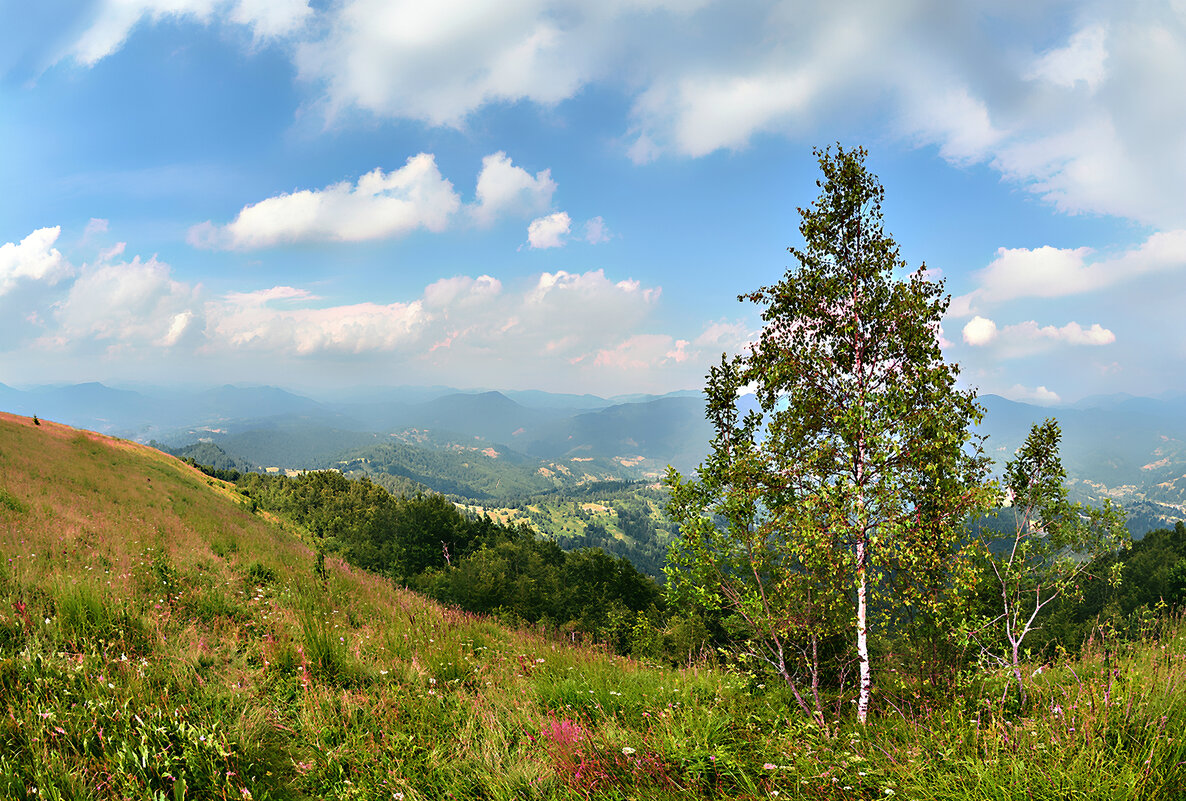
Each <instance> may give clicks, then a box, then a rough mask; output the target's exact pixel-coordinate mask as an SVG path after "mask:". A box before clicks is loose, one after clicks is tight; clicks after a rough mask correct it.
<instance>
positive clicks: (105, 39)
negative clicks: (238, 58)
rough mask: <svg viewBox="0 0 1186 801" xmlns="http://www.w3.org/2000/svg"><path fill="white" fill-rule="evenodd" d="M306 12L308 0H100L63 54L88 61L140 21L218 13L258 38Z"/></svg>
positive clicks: (292, 28) (288, 26) (280, 30)
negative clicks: (79, 34) (85, 24)
mask: <svg viewBox="0 0 1186 801" xmlns="http://www.w3.org/2000/svg"><path fill="white" fill-rule="evenodd" d="M312 13H313V12H312V9H310V8H309V4H308V0H100V2H99V3H98V4H97V7H96V9H95V10H94V11H93V12H92V17H91V21H90V24H89V25H88V26H87V28H86V30H85V31H84V32H83V33H82V35H81V36H80V37H79V38H78V39H77V40H76V41H75V42H74V44H73V45H72V46H71V47H70V49H69V52H68V55H70V56H73V58H74V59H75V60H76V61H78V62H79V63H81V64H84V65H86V66H93V65H94V64H96V63H98V62H99V61H101V60H102V59H104V58H106V57H107V56H110V55H111V54H113V53H115V52H116V51H117V50H119V49H120V48H121V47H123V44H124V42H125V41H126V40H127V38H128V36H129V35H130V34H131V32H132V29H133V28H135V27H136V26H137V25H139V24H141V23H143V22H145V21H148V22H152V23H156V22H160V21H161V20H165V19H186V20H190V21H194V22H198V23H201V24H208V23H209V22H210V21H211V20H212V19H218V18H223V19H229V20H230V21H231V22H234V23H237V24H239V25H244V26H246V27H248V28H250V29H251V31H252V33H253V35H254V36H255V38H256V40H261V39H269V38H274V37H280V36H287V35H289V34H292V33H294V32H296V31H298V30H299V29H300V28H301V27H302V26H303V25H304V24H305V23H306V21H307V20H308V19H309V17H310V15H311V14H312Z"/></svg>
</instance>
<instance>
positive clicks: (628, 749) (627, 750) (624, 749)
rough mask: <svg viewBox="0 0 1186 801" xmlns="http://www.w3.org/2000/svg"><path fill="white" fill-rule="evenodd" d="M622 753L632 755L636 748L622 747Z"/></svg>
mask: <svg viewBox="0 0 1186 801" xmlns="http://www.w3.org/2000/svg"><path fill="white" fill-rule="evenodd" d="M622 753H623V754H625V755H626V756H630V755H631V754H633V753H634V749H633V748H631V747H630V746H626V747H625V748H623V749H622Z"/></svg>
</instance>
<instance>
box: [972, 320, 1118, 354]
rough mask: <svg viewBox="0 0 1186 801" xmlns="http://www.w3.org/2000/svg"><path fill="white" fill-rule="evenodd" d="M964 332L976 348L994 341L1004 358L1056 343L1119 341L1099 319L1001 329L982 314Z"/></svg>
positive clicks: (1013, 326)
mask: <svg viewBox="0 0 1186 801" xmlns="http://www.w3.org/2000/svg"><path fill="white" fill-rule="evenodd" d="M963 334H964V342H966V343H967V344H968V345H971V346H972V347H977V348H982V347H986V346H989V345H992V346H993V347H994V349H995V351H996V354H997V356H998V357H999V358H1003V359H1008V358H1016V357H1020V356H1029V355H1032V354H1034V353H1040V352H1042V351H1045V350H1049V349H1050V348H1051V347H1054V346H1056V345H1072V346H1087V347H1099V346H1102V345H1111V344H1112V343H1113V342H1115V341H1116V335H1115V334H1114V333H1112V332H1111V331H1109V330H1108V329H1107V328H1104V327H1103V326H1101V325H1100V324H1099V323H1093V324H1092V325H1091V326H1089V327H1087V328H1084V327H1083V326H1081V325H1080V324H1079V323H1076V322H1070V323H1067V324H1066V325H1064V326H1062V327H1058V326H1053V325H1038V324H1037V323H1036V322H1034V321H1033V320H1027V321H1026V322H1023V323H1017V324H1016V325H1007V326H1005V327H1004V328H999V329H998V327H997V324H996V323H995V322H994V321H992V320H989V319H987V318H985V317H981V316H979V315H977V316H976V317H973V318H972V319H971V320H969V321H968V323H967V324H966V325H965V326H964V332H963Z"/></svg>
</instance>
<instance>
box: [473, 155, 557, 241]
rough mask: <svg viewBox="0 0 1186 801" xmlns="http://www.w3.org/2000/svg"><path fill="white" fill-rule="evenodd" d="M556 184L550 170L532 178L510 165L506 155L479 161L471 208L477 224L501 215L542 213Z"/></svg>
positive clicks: (529, 174) (485, 222)
mask: <svg viewBox="0 0 1186 801" xmlns="http://www.w3.org/2000/svg"><path fill="white" fill-rule="evenodd" d="M555 191H556V182H555V181H553V180H552V174H551V171H550V170H542V171H540V172H537V173H536V174H535V176H534V177H532V175H531V173H529V172H527V170H525V169H523V168H522V167H516V166H514V165H513V164H512V163H511V160H510V158H508V157H507V154H506V153H503V152H502V151H499V152H498V153H492V154H491V155H489V156H486V157H485V158H483V159H482V171H481V172H480V173H479V174H478V186H477V192H476V194H477V202H476V203H475V204H474V205H473V206H472V207H471V208H472V212H473V215H474V218H475V219H476V220H477V221H478V222H479V223H480V224H489V223H490V222H493V220H494V219H495V218H496V217H498V216H500V215H502V214H518V215H526V214H533V213H536V212H539V211H543V210H545V209H547V208H548V207H549V206H551V205H552V194H553V193H554V192H555Z"/></svg>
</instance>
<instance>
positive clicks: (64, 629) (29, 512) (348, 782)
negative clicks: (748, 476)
mask: <svg viewBox="0 0 1186 801" xmlns="http://www.w3.org/2000/svg"><path fill="white" fill-rule="evenodd" d="M0 454H3V464H4V475H3V481H4V485H5V492H6V493H7V495H6V497H8V496H11V497H12V498H15V499H19V503H20V504H21V505H22V507H23V511H20V512H19V513H13V511H12V510H11V509H10V507H9V506H7V505H4V506H2V507H0V549H2V554H3V558H2V559H0V797H3V798H14V799H34V798H37V799H42V798H60V799H142V798H149V799H154V798H155V799H182V798H185V799H237V800H238V801H241V799H244V798H247V797H248V795H250V797H251V798H255V799H348V798H358V799H393V798H399V797H400V794H402V797H403V798H404V799H407V800H408V801H411V800H412V799H435V798H450V797H452V798H456V799H586V798H607V799H628V798H635V799H686V798H721V799H724V798H743V799H744V798H751V799H756V798H772V797H775V798H779V799H853V800H855V799H873V798H881V799H886V798H895V799H902V798H910V799H950V800H952V801H955V800H956V799H961V800H963V799H967V800H969V801H970V800H971V799H983V800H984V801H988V800H989V799H1066V798H1071V799H1076V798H1077V799H1129V798H1153V799H1156V798H1165V799H1174V798H1178V797H1180V791H1181V788H1182V787H1184V786H1186V772H1184V771H1183V767H1182V765H1183V762H1186V747H1184V746H1183V742H1182V740H1181V735H1180V732H1182V731H1186V628H1183V626H1182V625H1180V624H1177V623H1171V625H1169V626H1168V627H1167V629H1166V632H1165V633H1163V635H1162V637H1161V639H1160V640H1157V641H1149V642H1146V643H1138V644H1135V645H1132V646H1131V647H1125V648H1116V647H1113V648H1111V649H1110V650H1108V651H1104V650H1102V649H1097V650H1089V651H1088V652H1087V653H1086V655H1085V656H1084V657H1083V658H1082V659H1079V660H1076V661H1074V662H1071V663H1067V664H1065V665H1055V666H1053V667H1050V668H1049V669H1047V670H1045V671H1043V672H1041V673H1040V674H1039V675H1037V676H1035V677H1034V679H1033V689H1032V696H1033V703H1031V704H1030V705H1028V706H1027V707H1025V708H1024V709H1020V710H1019V709H1016V708H1014V706H1010V705H1006V706H1005V707H1002V706H1001V705H1000V704H999V703H998V702H997V699H999V698H1000V695H1001V691H1002V685H1001V683H1000V682H1002V681H1004V680H1005V678H1004V677H996V676H990V677H988V678H987V679H984V678H981V677H978V676H975V675H971V676H969V677H967V678H965V679H962V680H960V681H958V682H956V683H955V684H954V685H953V686H952V687H950V688H945V691H944V694H943V695H942V696H941V697H940V698H939V700H934V699H932V700H929V701H927V700H925V699H923V698H922V697H916V696H914V695H913V694H912V691H911V689H910V688H909V687H908V686H906V685H903V686H901V687H898V688H897V689H895V690H894V694H893V695H892V696H890V695H881V696H878V697H877V698H876V699H875V704H876V709H877V710H878V712H877V714H876V715H875V717H874V720H873V722H872V723H871V725H870V726H868V727H867V728H865V729H862V728H860V727H858V726H857V725H855V724H854V723H852V722H851V720H850V719H849V717H850V716H849V715H848V714H846V715H845V716H842V717H841V718H839V719H837V721H836V722H835V723H833V724H832V727H833V731H832V732H830V733H825V732H821V731H819V730H818V729H816V728H815V727H814V726H813V725H811V724H810V723H808V722H807V721H806V720H804V719H803V718H802V716H800V715H799V714H797V713H796V712H795V711H794V709H793V704H791V703H789V702H788V699H787V697H786V696H787V693H786V692H785V691H784V690H783V689H782V688H780V687H778V686H775V685H774V684H770V685H769V686H762V684H761V681H760V680H759V679H754V678H749V677H743V676H737V675H730V674H726V673H722V672H720V671H718V670H715V669H712V668H710V667H707V666H701V667H692V668H689V669H685V670H671V669H665V668H658V667H652V666H647V665H644V664H640V663H639V662H636V661H634V660H630V659H626V658H622V657H615V656H612V655H608V654H606V653H604V652H602V651H599V650H595V649H590V648H582V647H574V646H571V645H566V644H565V643H563V642H561V641H558V640H555V639H551V638H548V637H545V636H542V635H540V634H538V633H535V632H532V631H516V630H511V629H507V628H505V627H502V626H500V625H497V624H496V623H495V622H493V621H491V620H489V619H480V618H476V617H474V616H472V615H468V614H465V613H463V612H460V611H457V610H451V609H446V608H442V607H441V606H439V605H436V604H434V603H431V602H429V601H427V600H425V599H424V598H422V597H419V596H417V595H415V594H413V593H411V592H408V591H406V590H403V589H400V588H397V587H393V586H392V585H391V584H390V582H388V581H386V580H384V579H381V578H378V577H375V576H372V575H367V574H365V573H362V572H360V571H358V570H355V569H353V568H351V567H349V566H347V565H345V564H343V563H342V562H340V561H339V560H337V559H335V558H333V557H332V556H331V557H328V558H327V559H326V567H327V575H326V577H325V578H324V579H322V578H320V577H319V576H317V575H316V574H315V572H314V570H313V567H314V564H315V558H314V552H313V551H312V550H311V549H310V548H309V547H308V545H307V544H306V543H304V542H302V540H301V539H300V537H299V535H298V534H296V533H294V532H293V531H291V530H289V529H288V528H286V527H284V526H282V525H279V524H277V523H276V522H271V521H269V520H268V519H265V517H264V516H262V515H257V514H251V513H250V511H249V510H247V509H245V508H243V507H242V506H241V505H239V504H238V503H237V502H236V498H235V497H234V494H233V493H232V492H230V491H229V490H228V489H227V488H226V487H225V486H224V485H223V484H221V483H220V482H214V484H213V485H209V484H207V479H206V477H205V476H203V475H201V474H199V473H198V472H197V471H195V470H192V469H190V468H188V467H186V466H184V465H182V464H181V463H180V462H178V461H176V460H174V459H172V458H170V457H166V456H164V455H163V454H159V453H156V452H154V451H150V450H148V449H143V448H139V447H137V446H133V445H131V444H129V443H121V442H116V441H110V440H106V439H104V438H101V437H98V436H97V435H96V436H92V435H86V434H79V433H76V432H73V431H71V430H69V429H65V428H64V427H61V426H56V425H55V424H52V423H43V425H42V426H39V427H34V426H33V425H32V424H31V422H29V421H27V420H24V419H23V418H12V417H5V416H0ZM1032 669H1033V668H1031V670H1032ZM883 684H885V683H883ZM885 692H888V690H886V691H885ZM899 711H900V714H899ZM34 790H36V792H34ZM776 793H777V795H775V794H776Z"/></svg>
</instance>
